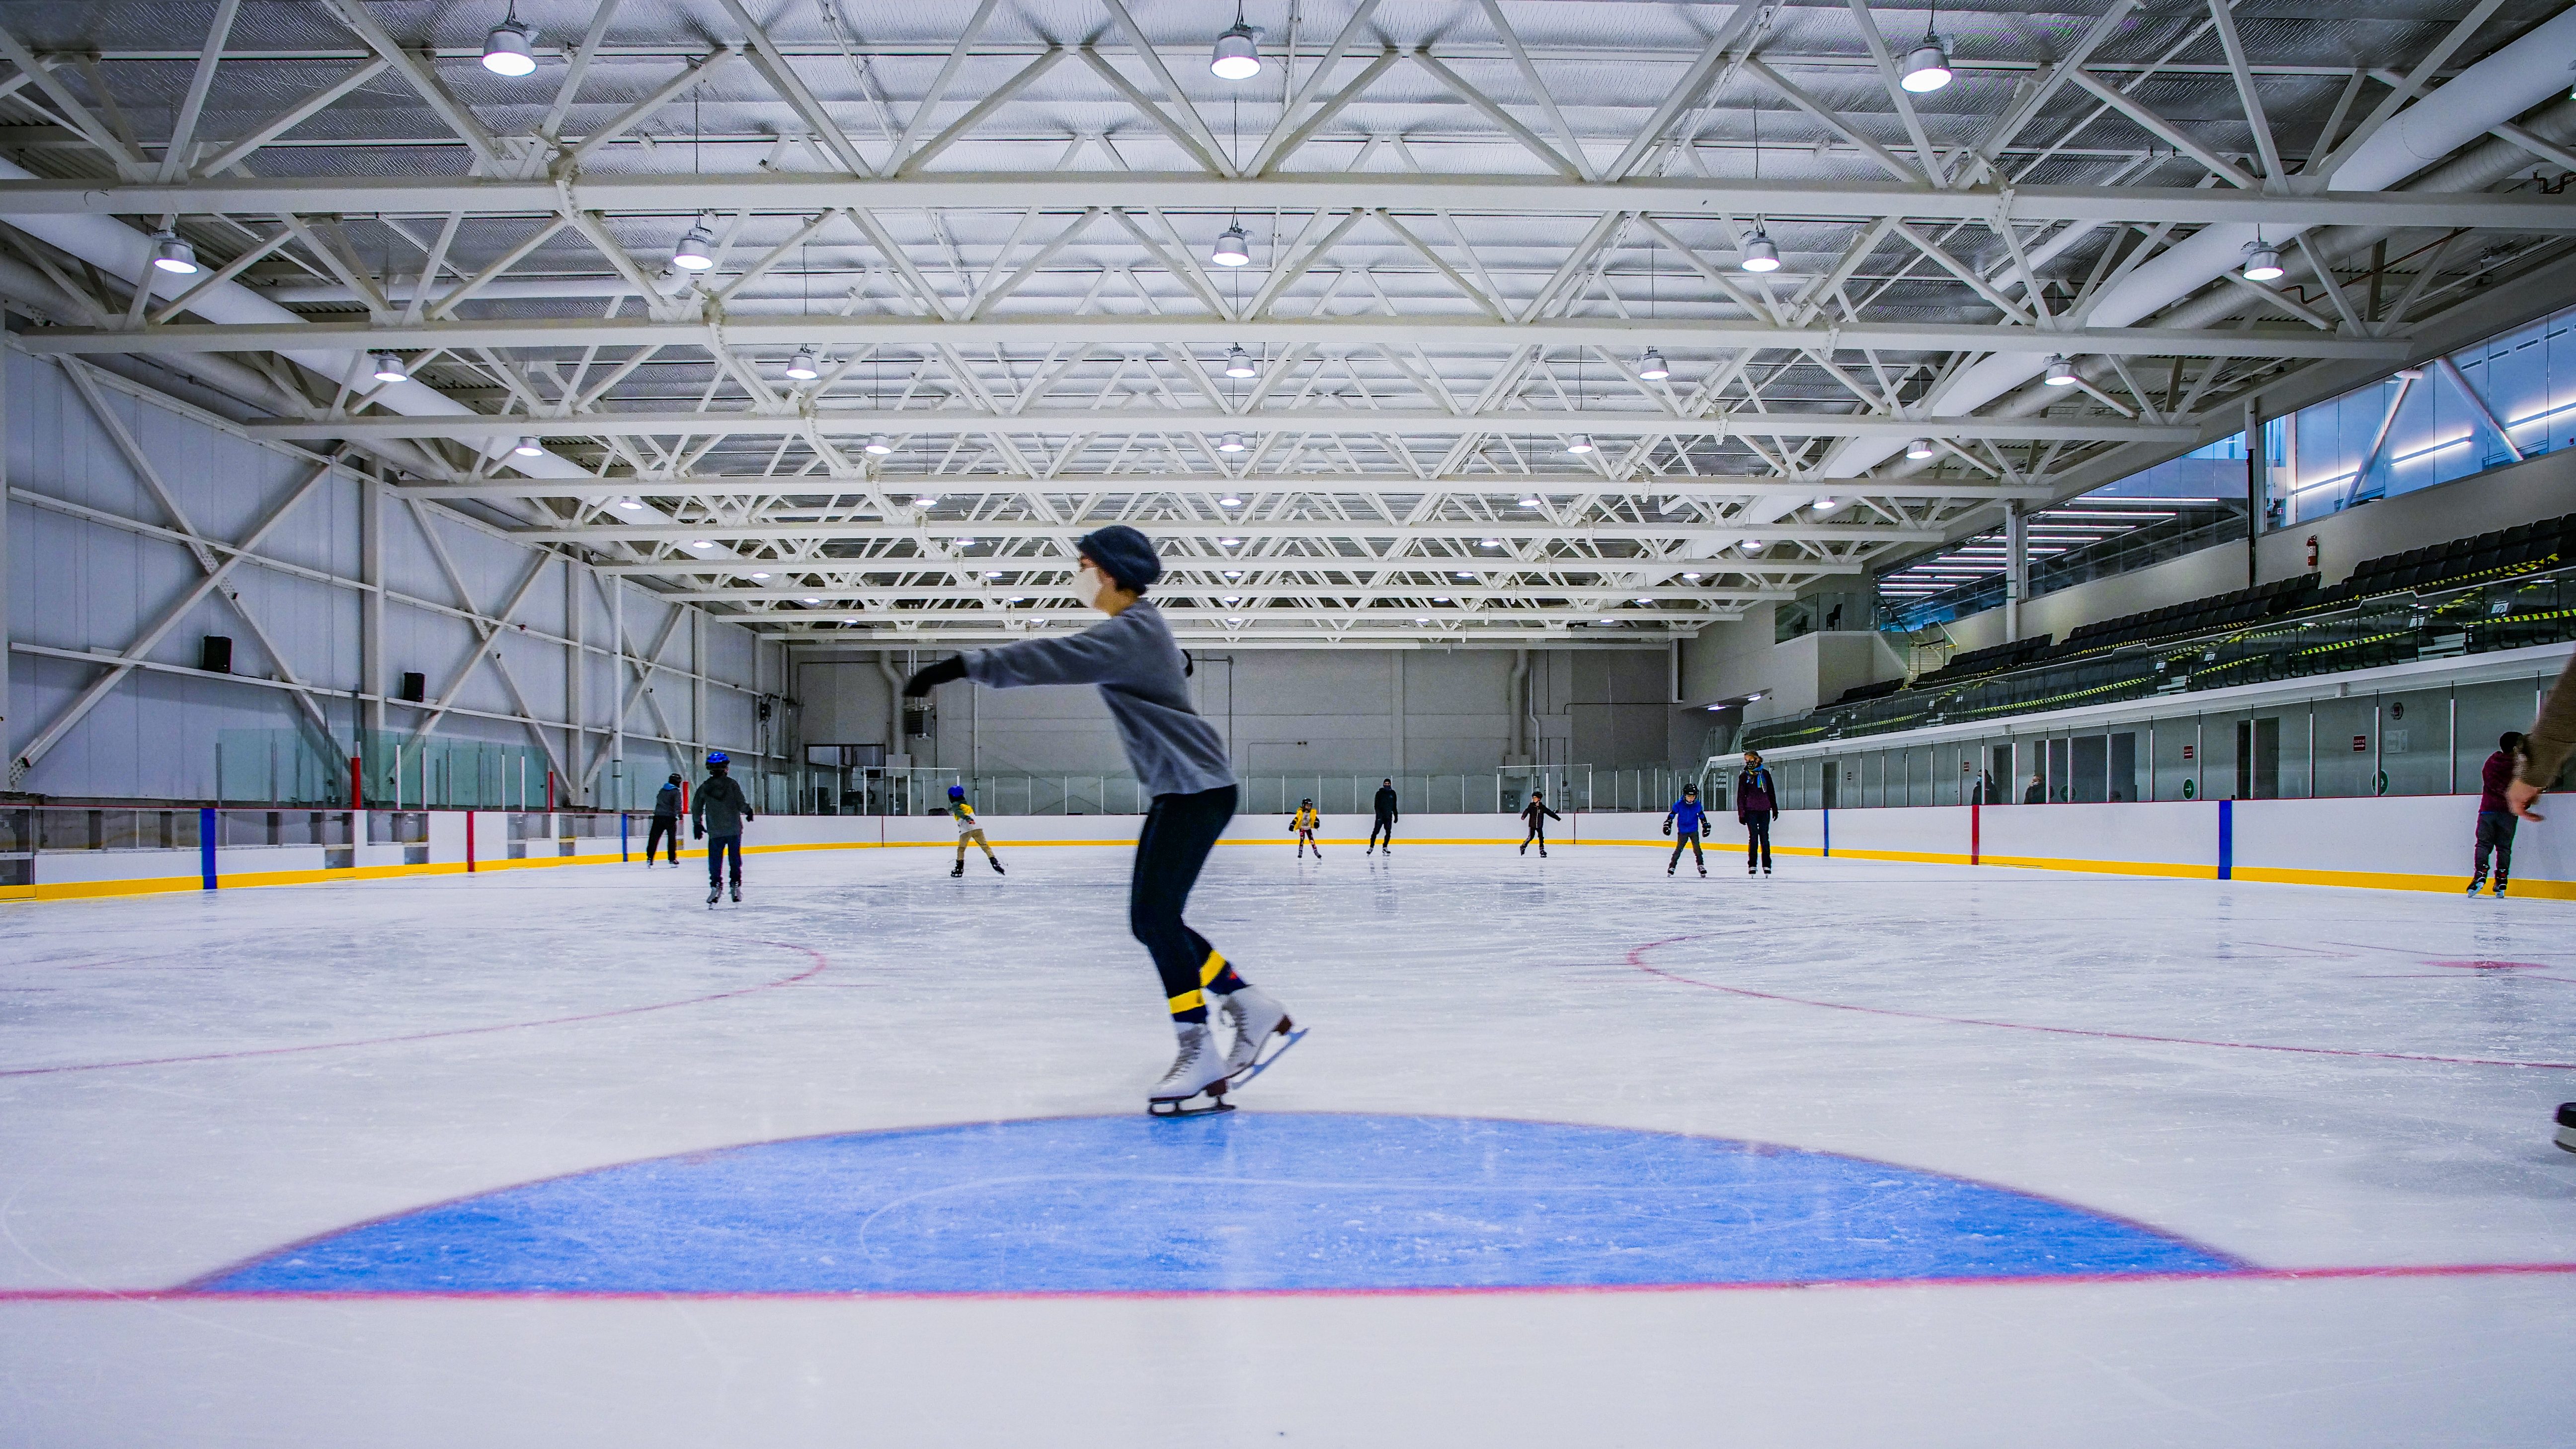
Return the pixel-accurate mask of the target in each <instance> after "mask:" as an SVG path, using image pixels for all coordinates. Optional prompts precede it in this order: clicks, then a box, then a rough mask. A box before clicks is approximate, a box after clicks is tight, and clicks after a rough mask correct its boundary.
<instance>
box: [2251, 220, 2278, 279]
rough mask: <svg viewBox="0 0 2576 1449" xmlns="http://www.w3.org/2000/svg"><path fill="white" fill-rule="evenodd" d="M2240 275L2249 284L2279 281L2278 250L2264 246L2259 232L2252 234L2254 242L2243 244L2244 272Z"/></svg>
mask: <svg viewBox="0 0 2576 1449" xmlns="http://www.w3.org/2000/svg"><path fill="white" fill-rule="evenodd" d="M2241 275H2242V276H2243V277H2244V278H2245V280H2247V281H2249V282H2277V281H2279V280H2281V276H2282V271H2281V253H2280V250H2279V249H2278V248H2276V247H2273V246H2270V245H2268V244H2266V243H2265V242H2264V240H2263V234H2262V233H2261V232H2259V231H2258V232H2256V233H2255V234H2254V240H2252V241H2250V242H2247V243H2246V244H2245V270H2244V272H2243V273H2242V274H2241Z"/></svg>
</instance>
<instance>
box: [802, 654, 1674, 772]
mask: <svg viewBox="0 0 2576 1449" xmlns="http://www.w3.org/2000/svg"><path fill="white" fill-rule="evenodd" d="M1514 652H1515V651H1512V650H1508V649H1457V650H1440V649H1422V650H1385V649H1244V650H1236V651H1192V660H1193V664H1194V666H1195V669H1196V672H1195V674H1193V676H1192V678H1191V684H1192V687H1193V689H1194V691H1195V694H1196V703H1197V705H1198V708H1199V711H1200V713H1202V714H1204V715H1205V716H1207V718H1208V719H1210V720H1211V721H1213V722H1214V723H1215V724H1216V726H1217V728H1218V730H1219V731H1220V732H1222V733H1224V734H1225V735H1226V737H1227V744H1228V746H1229V748H1230V749H1231V750H1232V752H1233V755H1234V762H1235V769H1236V770H1237V771H1239V772H1241V773H1243V774H1246V775H1281V774H1315V773H1322V774H1365V773H1368V772H1371V771H1378V772H1384V773H1393V772H1395V771H1399V770H1404V771H1411V772H1414V773H1417V774H1420V773H1430V774H1448V773H1456V772H1475V771H1484V770H1491V769H1492V768H1494V766H1495V765H1496V764H1497V763H1499V762H1500V761H1501V760H1502V758H1503V756H1504V754H1505V752H1506V750H1507V747H1508V743H1509V740H1510V737H1511V729H1512V721H1511V713H1512V708H1513V706H1512V703H1511V700H1510V697H1509V696H1510V693H1511V691H1510V682H1511V673H1512V662H1513V656H1514ZM879 657H880V656H879V653H878V652H877V651H873V650H842V649H822V650H814V651H811V652H805V653H800V654H799V656H798V663H797V673H796V679H797V685H796V690H795V694H796V698H797V700H798V703H799V705H800V706H801V709H800V720H801V722H802V729H803V737H804V739H805V740H806V741H807V742H808V743H811V744H855V745H865V744H877V745H882V744H885V743H886V742H887V734H888V718H887V716H888V710H887V697H888V690H889V685H888V683H887V681H886V680H885V677H884V674H883V672H882V671H881V670H880V669H879V667H878V665H877V662H876V661H877V659H878V658H879ZM937 657H939V652H938V651H904V650H898V651H895V652H894V653H893V655H892V659H893V663H894V667H895V670H896V672H897V673H908V672H909V671H910V670H911V669H913V668H915V667H917V666H918V665H919V664H922V663H928V662H930V661H931V660H933V659H935V658H937ZM1529 662H1530V671H1529V677H1530V686H1529V691H1530V696H1531V700H1532V708H1533V711H1534V713H1533V719H1532V724H1531V729H1532V735H1533V737H1534V739H1535V740H1536V756H1537V760H1538V762H1539V763H1541V764H1568V763H1573V764H1592V765H1600V766H1636V765H1659V764H1665V763H1668V762H1669V761H1670V760H1671V759H1672V758H1674V756H1673V754H1672V751H1673V748H1674V745H1673V721H1674V715H1675V710H1674V707H1673V704H1672V700H1671V697H1670V696H1671V683H1670V678H1669V671H1670V667H1671V666H1670V656H1669V655H1668V653H1667V652H1666V651H1665V650H1664V649H1661V648H1656V649H1533V650H1530V651H1529ZM1693 743H1695V740H1694V741H1693ZM911 754H912V761H913V763H914V764H916V765H935V766H939V767H942V768H946V769H955V770H961V771H966V772H968V773H981V774H1036V775H1053V774H1077V775H1078V774H1091V775H1119V774H1124V773H1126V763H1125V759H1124V757H1123V756H1122V755H1121V754H1120V752H1119V746H1118V740H1117V737H1116V735H1115V734H1114V733H1113V732H1112V731H1111V729H1110V726H1109V720H1108V714H1107V711H1106V710H1105V709H1104V708H1103V707H1102V706H1101V703H1100V701H1099V698H1098V696H1097V695H1096V693H1095V692H1094V691H1092V690H1090V689H1083V688H1070V689H1009V690H993V689H971V688H969V687H967V686H964V685H951V686H948V687H946V688H943V689H942V690H940V691H939V694H938V696H937V725H936V730H935V734H934V737H933V738H932V739H931V740H930V741H928V742H915V743H914V745H913V747H912V750H911Z"/></svg>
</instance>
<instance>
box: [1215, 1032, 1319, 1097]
mask: <svg viewBox="0 0 2576 1449" xmlns="http://www.w3.org/2000/svg"><path fill="white" fill-rule="evenodd" d="M1312 1030H1314V1028H1313V1027H1299V1028H1297V1029H1296V1030H1295V1031H1290V1032H1281V1033H1279V1035H1280V1036H1282V1037H1284V1038H1286V1039H1285V1040H1283V1041H1279V1042H1276V1043H1265V1045H1268V1046H1269V1047H1270V1050H1269V1052H1268V1054H1266V1055H1263V1056H1258V1057H1255V1058H1253V1059H1252V1065H1250V1066H1248V1067H1245V1068H1244V1069H1243V1070H1242V1071H1240V1072H1237V1073H1235V1074H1234V1075H1233V1076H1231V1077H1228V1078H1226V1079H1225V1081H1226V1088H1227V1090H1229V1091H1231V1090H1233V1089H1234V1088H1236V1087H1240V1086H1242V1085H1243V1084H1245V1083H1246V1082H1249V1081H1251V1080H1252V1079H1253V1078H1255V1077H1257V1076H1260V1075H1261V1074H1262V1073H1263V1072H1266V1071H1268V1070H1270V1064H1271V1063H1272V1062H1275V1061H1277V1060H1279V1059H1280V1058H1281V1057H1283V1056H1286V1055H1287V1054H1288V1049H1289V1048H1290V1047H1292V1046H1295V1045H1296V1044H1297V1043H1299V1042H1301V1041H1304V1040H1305V1039H1306V1033H1307V1032H1310V1031H1312Z"/></svg>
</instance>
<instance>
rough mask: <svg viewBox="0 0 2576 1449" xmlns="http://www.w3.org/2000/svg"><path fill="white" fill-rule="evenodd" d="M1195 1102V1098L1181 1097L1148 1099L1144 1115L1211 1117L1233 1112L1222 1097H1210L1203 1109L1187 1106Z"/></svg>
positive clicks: (1232, 1105)
mask: <svg viewBox="0 0 2576 1449" xmlns="http://www.w3.org/2000/svg"><path fill="white" fill-rule="evenodd" d="M1197 1100H1198V1098H1196V1097H1182V1098H1179V1099H1178V1100H1174V1101H1153V1100H1150V1099H1149V1100H1148V1101H1147V1102H1146V1103H1145V1115H1147V1116H1149V1117H1213V1116H1215V1115H1216V1114H1217V1113H1219V1112H1231V1111H1233V1110H1234V1104H1233V1103H1232V1102H1229V1101H1227V1100H1226V1099H1225V1098H1223V1097H1210V1098H1208V1099H1207V1105H1206V1106H1203V1107H1193V1106H1191V1105H1189V1104H1190V1103H1192V1102H1195V1101H1197Z"/></svg>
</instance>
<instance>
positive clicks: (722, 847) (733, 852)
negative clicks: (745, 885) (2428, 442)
mask: <svg viewBox="0 0 2576 1449" xmlns="http://www.w3.org/2000/svg"><path fill="white" fill-rule="evenodd" d="M727 856H731V857H733V883H734V884H735V885H741V884H742V837H741V836H740V835H710V836H708V837H707V889H709V890H714V889H715V888H716V887H717V886H720V885H723V884H724V863H725V857H727Z"/></svg>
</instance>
